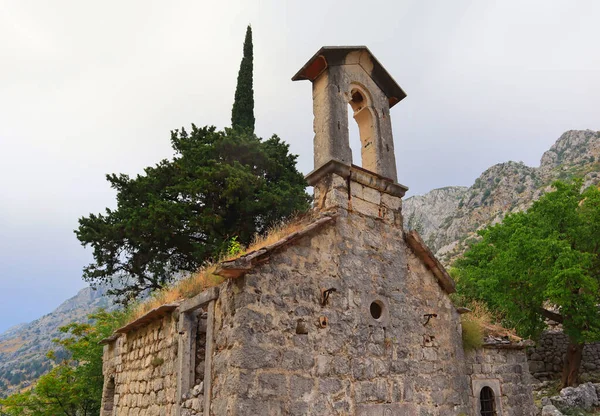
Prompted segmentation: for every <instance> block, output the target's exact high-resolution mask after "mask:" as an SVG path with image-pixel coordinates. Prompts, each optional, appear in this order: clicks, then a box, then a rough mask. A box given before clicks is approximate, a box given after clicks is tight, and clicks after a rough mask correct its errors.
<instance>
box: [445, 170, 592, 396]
mask: <svg viewBox="0 0 600 416" xmlns="http://www.w3.org/2000/svg"><path fill="white" fill-rule="evenodd" d="M553 186H554V188H555V190H554V191H553V192H549V193H547V194H546V195H544V196H543V197H542V198H541V199H540V200H539V201H537V202H535V203H534V204H533V206H532V207H531V208H530V209H529V210H528V211H527V212H524V213H518V214H513V215H510V216H507V217H506V218H505V219H504V221H503V222H502V223H501V224H498V225H495V226H492V227H489V228H487V229H486V230H484V231H482V232H480V234H481V236H482V237H483V238H482V240H480V241H479V242H477V243H475V244H474V245H473V246H472V247H471V248H470V249H469V251H467V252H466V253H465V255H464V257H463V258H462V259H460V260H458V261H457V262H456V263H455V267H456V272H457V277H458V278H457V280H458V281H457V287H458V292H459V293H461V294H462V295H463V296H465V297H466V298H468V299H479V300H483V301H485V302H486V303H487V304H488V305H489V306H490V307H491V308H492V309H493V310H495V311H497V312H499V313H501V314H502V316H503V317H504V320H505V324H507V325H509V326H512V327H514V328H515V329H516V330H517V331H518V332H519V333H520V334H522V335H525V336H532V337H535V336H537V335H539V334H540V332H541V331H542V330H543V329H544V328H545V324H544V320H545V319H551V320H553V321H556V322H559V323H561V324H562V326H563V329H564V332H565V334H567V335H568V337H569V346H568V350H567V353H566V355H565V363H564V367H563V373H562V385H563V386H570V385H573V384H575V383H576V382H577V378H578V374H579V366H580V364H581V355H582V351H583V345H584V343H586V342H590V341H598V340H600V314H599V310H598V305H599V304H600V292H599V290H598V289H599V283H600V191H599V190H598V189H597V188H594V187H590V188H588V189H586V190H585V191H584V192H580V190H581V186H582V182H581V181H580V180H579V181H575V182H574V183H571V184H566V183H563V182H556V183H555V184H554V185H553Z"/></svg>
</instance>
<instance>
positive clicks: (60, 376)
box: [0, 311, 122, 416]
mask: <svg viewBox="0 0 600 416" xmlns="http://www.w3.org/2000/svg"><path fill="white" fill-rule="evenodd" d="M121 315H122V312H113V313H108V312H105V311H100V312H98V313H96V314H93V315H90V319H92V320H94V321H95V322H94V324H88V323H85V324H80V323H71V324H69V325H67V326H64V327H62V328H60V330H61V331H62V332H64V333H66V334H69V336H68V337H66V338H65V339H63V340H54V341H55V342H56V343H58V344H59V345H61V346H62V347H63V348H65V349H66V350H67V351H68V352H69V353H70V358H69V359H67V360H63V361H61V362H59V363H57V365H56V366H55V367H54V368H53V369H52V370H50V372H48V373H46V374H44V375H43V376H41V377H40V378H39V379H38V381H37V382H36V383H35V385H34V386H33V388H32V389H30V390H28V391H25V392H22V393H15V394H13V395H11V396H8V397H7V398H5V399H0V414H3V415H8V416H58V415H65V416H96V415H99V414H100V403H101V398H102V384H103V377H102V346H101V345H99V344H98V342H99V341H100V340H101V339H103V338H106V337H107V336H109V335H110V334H111V333H112V332H113V331H114V329H115V328H116V327H117V325H118V324H119V321H120V317H121ZM49 356H50V358H52V359H56V357H55V355H54V354H53V353H52V352H50V353H49Z"/></svg>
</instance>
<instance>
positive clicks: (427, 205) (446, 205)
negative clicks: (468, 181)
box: [402, 130, 600, 265]
mask: <svg viewBox="0 0 600 416" xmlns="http://www.w3.org/2000/svg"><path fill="white" fill-rule="evenodd" d="M599 161H600V132H598V131H593V130H568V131H566V132H565V133H563V134H562V135H561V136H560V137H559V138H558V139H557V140H556V142H555V143H554V144H553V145H552V146H551V147H550V149H548V150H547V151H545V152H544V153H543V154H542V156H541V159H540V165H539V166H538V167H531V166H527V165H525V164H524V163H522V162H513V161H508V162H502V163H497V164H495V165H493V166H490V167H489V168H488V169H486V170H485V171H484V172H483V173H482V174H481V175H480V176H479V177H478V178H477V179H476V180H475V182H474V183H473V185H471V186H470V187H466V189H465V187H444V188H438V189H433V190H431V191H429V192H427V193H426V194H424V195H417V196H412V197H410V198H407V199H406V200H405V201H404V204H403V208H402V209H403V213H404V218H405V226H406V227H407V228H412V229H417V231H419V232H420V233H421V234H422V236H423V238H424V240H425V241H426V242H427V243H428V245H429V246H430V247H431V248H432V250H433V251H434V253H436V256H437V257H438V258H440V260H441V261H442V263H444V264H445V265H449V264H451V263H452V261H453V260H454V259H455V258H456V257H457V256H460V254H462V253H463V252H464V250H465V249H466V246H467V245H466V240H467V239H468V238H470V237H476V232H477V230H479V229H481V228H483V227H485V226H487V225H489V224H495V223H497V222H500V221H502V219H503V218H504V216H506V215H507V214H508V213H513V212H518V211H523V210H526V209H527V208H529V207H530V206H531V204H532V203H533V201H535V200H537V199H538V198H539V197H540V196H541V195H543V194H544V193H545V192H547V191H548V190H549V189H550V188H551V184H552V182H553V181H555V180H557V179H563V180H568V179H570V178H572V177H575V176H581V177H583V178H584V184H585V186H589V185H591V184H597V183H598V181H599V178H600V163H599ZM457 188H460V190H457ZM434 196H435V197H434ZM457 198H460V199H459V201H458V202H456V199H457ZM436 225H437V226H436Z"/></svg>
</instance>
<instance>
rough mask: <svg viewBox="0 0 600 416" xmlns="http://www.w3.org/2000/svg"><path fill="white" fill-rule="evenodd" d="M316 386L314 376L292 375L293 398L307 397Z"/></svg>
mask: <svg viewBox="0 0 600 416" xmlns="http://www.w3.org/2000/svg"><path fill="white" fill-rule="evenodd" d="M314 387H315V380H314V379H313V378H312V377H304V376H300V375H292V376H290V396H291V397H292V398H293V399H302V398H307V397H308V396H309V395H310V394H311V392H312V390H313V388H314Z"/></svg>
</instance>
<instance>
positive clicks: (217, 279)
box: [121, 264, 224, 325]
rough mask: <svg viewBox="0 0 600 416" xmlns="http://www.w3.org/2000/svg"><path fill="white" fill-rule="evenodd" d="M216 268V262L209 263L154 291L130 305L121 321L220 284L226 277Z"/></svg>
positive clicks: (139, 315)
mask: <svg viewBox="0 0 600 416" xmlns="http://www.w3.org/2000/svg"><path fill="white" fill-rule="evenodd" d="M216 268H217V265H216V264H208V265H206V266H204V267H202V269H200V270H198V271H197V272H195V273H192V274H191V275H190V276H189V277H185V278H183V279H181V280H179V281H178V282H176V283H175V284H173V285H172V286H167V287H165V288H163V289H161V290H158V291H156V292H154V293H152V295H150V298H148V299H146V300H144V301H143V302H140V303H136V304H134V305H132V306H130V307H129V310H128V311H127V313H126V314H125V315H124V316H123V320H122V322H121V323H122V324H123V325H125V324H127V323H129V322H132V321H135V320H136V319H138V318H140V317H142V316H143V315H145V314H146V313H148V312H150V311H151V310H152V309H155V308H158V307H159V306H162V305H165V304H167V303H174V302H178V301H181V300H184V299H189V298H192V297H194V296H196V295H197V294H199V293H200V292H202V291H204V290H206V289H208V288H211V287H214V286H218V285H219V284H221V283H222V282H223V281H224V278H222V277H221V276H217V275H215V274H214V272H215V270H216Z"/></svg>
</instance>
